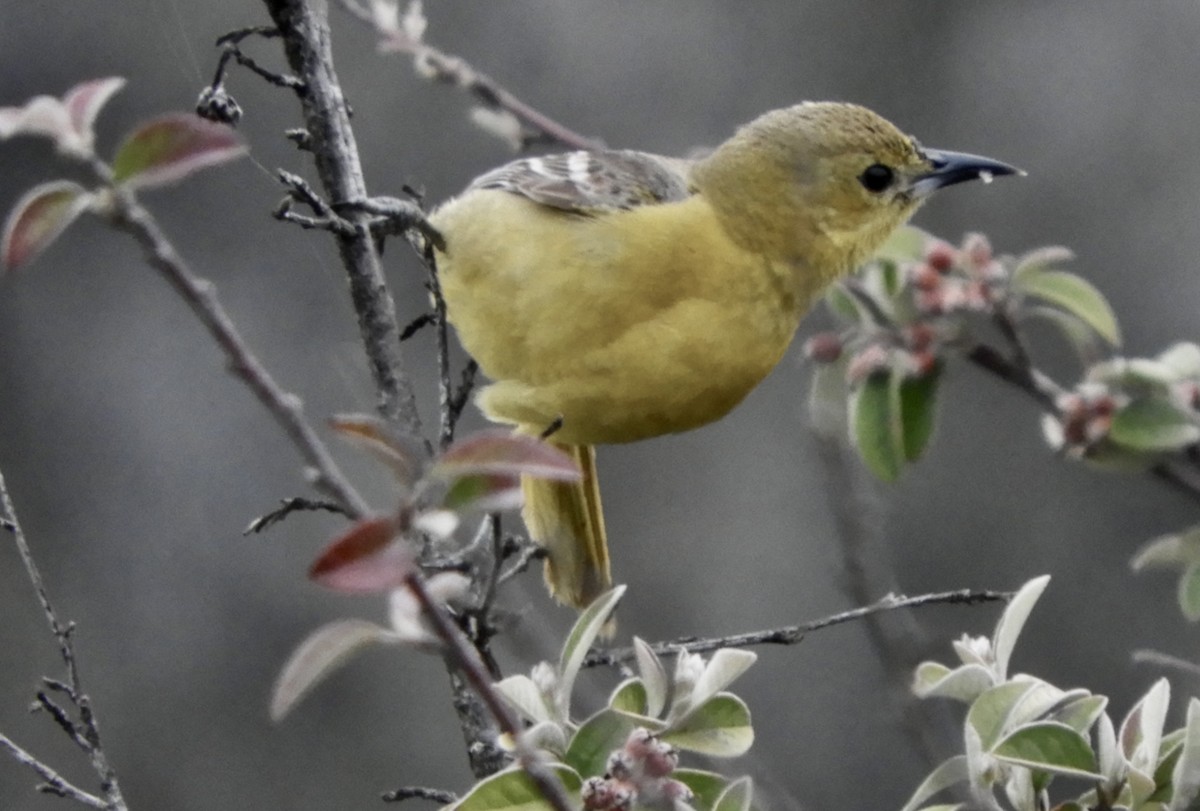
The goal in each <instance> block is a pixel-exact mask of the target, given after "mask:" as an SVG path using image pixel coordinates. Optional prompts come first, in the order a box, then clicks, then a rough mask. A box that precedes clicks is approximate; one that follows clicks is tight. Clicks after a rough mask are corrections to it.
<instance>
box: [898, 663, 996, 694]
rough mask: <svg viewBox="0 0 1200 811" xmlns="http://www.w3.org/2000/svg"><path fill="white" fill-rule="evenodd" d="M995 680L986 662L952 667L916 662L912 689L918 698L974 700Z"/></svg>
mask: <svg viewBox="0 0 1200 811" xmlns="http://www.w3.org/2000/svg"><path fill="white" fill-rule="evenodd" d="M994 683H995V677H994V676H993V675H992V671H990V670H988V669H987V668H986V667H984V666H983V665H977V664H969V665H961V666H959V667H956V668H954V669H953V670H951V669H950V668H948V667H946V666H945V665H941V664H938V663H936V662H924V663H922V664H920V665H918V666H917V673H916V678H915V679H914V680H913V687H912V690H913V693H915V694H916V696H917V697H918V698H953V699H957V700H959V701H965V702H968V703H969V702H972V701H974V700H975V699H977V698H978V697H979V696H980V695H981V694H982V693H983V692H984V691H985V690H987V689H988V688H989V687H991V686H992V685H993V684H994Z"/></svg>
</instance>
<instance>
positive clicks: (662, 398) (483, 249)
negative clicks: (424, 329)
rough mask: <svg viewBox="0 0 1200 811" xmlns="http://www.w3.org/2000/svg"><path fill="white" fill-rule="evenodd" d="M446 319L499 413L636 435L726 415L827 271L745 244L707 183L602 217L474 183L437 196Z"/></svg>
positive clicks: (576, 436)
mask: <svg viewBox="0 0 1200 811" xmlns="http://www.w3.org/2000/svg"><path fill="white" fill-rule="evenodd" d="M432 222H433V224H434V226H435V227H437V228H438V229H439V230H440V231H441V232H442V233H443V235H444V236H445V238H446V245H447V250H446V253H444V254H440V255H439V257H438V266H439V272H440V274H441V284H442V289H443V292H444V294H445V297H446V304H447V307H448V312H449V316H450V320H451V321H452V322H453V324H454V326H455V327H456V329H457V331H458V334H459V336H460V338H461V340H462V343H463V345H464V346H465V347H466V349H467V351H469V352H470V353H471V354H472V355H473V356H474V357H475V358H476V359H477V360H478V361H479V363H480V365H481V367H482V369H483V371H484V372H485V373H486V374H487V375H488V376H489V377H491V378H492V379H493V380H494V381H496V382H495V383H494V384H493V385H491V386H489V387H488V388H486V389H485V390H484V391H483V392H482V393H481V396H480V405H481V407H482V408H483V410H484V411H485V412H486V413H487V414H488V416H489V417H491V418H493V419H496V420H499V421H503V422H510V423H514V424H517V425H521V426H523V427H525V428H526V429H527V430H533V431H536V430H540V429H541V428H543V427H545V426H547V425H549V424H550V423H551V422H552V421H554V420H555V419H556V418H557V417H559V416H561V417H562V419H563V425H562V428H561V429H560V433H559V434H557V435H556V439H558V440H559V441H562V442H567V443H588V444H592V443H609V442H629V441H633V440H636V439H642V438H645V437H648V436H655V435H658V434H662V433H668V432H674V431H683V430H687V429H690V428H694V427H697V426H699V425H703V424H705V423H707V422H711V421H713V420H716V419H718V418H720V417H721V416H723V415H724V414H725V413H727V412H728V411H729V410H730V409H731V408H732V407H733V406H734V405H736V404H737V403H738V402H739V401H740V400H741V399H742V398H743V397H745V395H746V394H747V393H748V392H749V391H750V390H751V389H752V388H753V387H754V386H755V385H757V384H758V383H759V381H761V380H762V378H763V377H765V376H766V375H767V373H768V372H770V371H771V369H772V368H774V366H775V365H776V364H777V363H778V361H779V359H780V358H781V357H782V356H783V353H784V351H785V350H786V349H787V346H788V344H789V342H790V341H791V337H792V334H793V333H794V331H795V328H796V325H797V323H798V321H799V318H800V316H801V315H802V314H803V313H804V312H805V311H806V310H807V308H808V305H809V303H810V300H811V299H812V297H814V296H815V295H817V294H818V293H819V287H820V286H821V284H822V282H823V281H824V280H822V279H810V278H809V276H810V274H806V273H804V272H802V270H803V269H799V268H795V267H792V266H790V265H785V264H782V263H780V262H778V261H771V260H768V259H766V258H765V257H763V256H760V255H757V254H754V253H751V252H748V251H746V250H744V249H743V248H739V247H738V246H736V245H735V244H734V243H733V242H732V241H730V240H729V238H728V237H727V236H726V234H725V231H724V230H723V229H722V227H721V225H720V224H719V222H718V221H717V219H716V216H715V214H714V213H713V211H712V210H711V208H710V207H709V206H708V204H707V202H706V201H705V200H704V199H703V198H702V197H701V196H693V197H691V198H688V199H686V200H683V201H680V202H675V203H666V204H660V205H651V206H643V207H639V208H634V209H631V210H627V211H614V212H606V213H603V214H599V215H594V216H584V215H579V214H573V213H567V212H563V211H558V210H555V209H550V208H547V207H544V206H540V205H538V204H536V203H533V202H530V201H528V200H526V199H524V198H522V197H520V196H517V195H513V194H509V193H507V192H504V191H500V190H476V191H472V192H470V193H468V194H466V195H464V196H463V197H461V198H458V199H456V200H453V201H451V202H449V203H448V204H446V205H445V206H443V207H442V208H441V209H439V210H438V211H437V212H436V213H435V214H434V215H433V217H432Z"/></svg>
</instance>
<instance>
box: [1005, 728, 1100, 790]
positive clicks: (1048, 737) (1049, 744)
mask: <svg viewBox="0 0 1200 811" xmlns="http://www.w3.org/2000/svg"><path fill="white" fill-rule="evenodd" d="M992 755H993V756H994V757H995V758H996V759H998V760H1002V761H1005V762H1007V763H1012V764H1014V765H1017V766H1025V767H1026V768H1029V769H1036V770H1038V771H1044V772H1050V773H1052V774H1062V775H1070V776H1073V777H1083V778H1088V779H1094V780H1099V779H1100V775H1099V774H1098V773H1097V768H1096V756H1095V755H1094V754H1093V753H1092V747H1091V746H1090V745H1089V744H1088V742H1087V740H1086V739H1085V738H1084V737H1083V736H1082V735H1080V734H1079V733H1078V732H1076V731H1075V730H1073V729H1071V728H1070V727H1069V726H1067V725H1066V724H1060V723H1057V722H1055V721H1042V722H1039V723H1036V724H1028V725H1027V726H1023V727H1021V728H1020V729H1017V730H1016V731H1014V732H1012V733H1011V734H1009V735H1008V736H1006V737H1005V738H1004V739H1003V740H1001V741H1000V742H999V743H998V744H996V746H995V748H994V749H993V750H992Z"/></svg>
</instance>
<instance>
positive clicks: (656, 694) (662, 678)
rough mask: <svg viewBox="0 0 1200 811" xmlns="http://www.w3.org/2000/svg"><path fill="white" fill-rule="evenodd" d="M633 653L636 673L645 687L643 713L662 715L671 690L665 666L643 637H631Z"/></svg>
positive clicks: (655, 715)
mask: <svg viewBox="0 0 1200 811" xmlns="http://www.w3.org/2000/svg"><path fill="white" fill-rule="evenodd" d="M633 654H634V657H635V658H636V659H637V666H638V673H639V674H640V675H641V677H642V684H643V685H644V686H645V689H646V708H645V714H646V715H652V716H654V717H655V718H657V717H658V716H660V715H662V712H663V710H664V709H665V708H666V706H667V698H668V696H669V694H670V692H671V680H670V679H669V678H668V677H667V671H666V668H664V667H663V663H662V660H661V659H659V658H658V655H657V654H655V652H654V651H653V650H651V649H650V646H649V645H647V644H646V641H645V640H644V639H641V638H640V637H636V636H635V637H634V638H633Z"/></svg>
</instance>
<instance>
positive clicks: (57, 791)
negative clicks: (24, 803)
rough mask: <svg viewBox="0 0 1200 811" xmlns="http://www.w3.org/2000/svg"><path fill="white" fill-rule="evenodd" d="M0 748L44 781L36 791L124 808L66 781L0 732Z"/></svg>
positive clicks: (99, 805) (95, 805) (103, 806)
mask: <svg viewBox="0 0 1200 811" xmlns="http://www.w3.org/2000/svg"><path fill="white" fill-rule="evenodd" d="M0 749H3V750H5V751H7V752H8V753H9V754H10V755H12V756H13V758H15V759H16V761H17V762H18V763H22V764H24V765H26V766H28V767H29V768H30V769H32V770H33V771H34V772H35V773H36V774H37V776H38V777H40V778H42V780H44V781H45V782H44V783H42V784H41V785H40V786H38V787H37V789H38V791H41V792H44V793H46V794H54V795H56V796H58V797H65V798H66V799H68V800H74V801H75V802H77V803H80V804H81V805H86V806H88V807H89V808H100V809H106V811H107V810H108V809H113V808H124V806H123V805H122V806H114V805H111V804H110V803H107V802H105V801H104V800H102V799H100V798H99V797H97V796H96V795H95V794H89V793H88V792H86V791H84V790H83V789H81V788H79V787H78V786H75V785H73V784H72V783H70V782H68V781H67V780H66V779H65V778H64V777H63V776H62V775H60V774H59V773H58V772H56V771H54V769H51V768H50V767H49V766H47V765H46V764H45V763H42V762H41V761H40V760H38V759H37V758H36V757H34V756H33V755H31V754H29V753H28V752H26V751H25V750H24V749H22V748H21V747H20V746H17V744H15V743H13V741H12V739H10V738H9V737H7V736H6V735H4V734H3V733H0Z"/></svg>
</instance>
